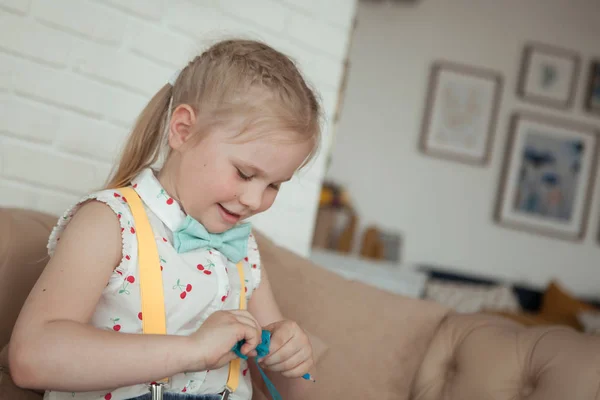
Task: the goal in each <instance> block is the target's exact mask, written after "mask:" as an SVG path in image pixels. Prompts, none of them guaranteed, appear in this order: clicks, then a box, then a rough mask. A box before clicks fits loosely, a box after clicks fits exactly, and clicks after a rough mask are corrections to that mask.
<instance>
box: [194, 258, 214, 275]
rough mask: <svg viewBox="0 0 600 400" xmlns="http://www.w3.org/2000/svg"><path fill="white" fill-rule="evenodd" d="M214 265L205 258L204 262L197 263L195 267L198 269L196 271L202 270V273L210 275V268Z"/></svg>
mask: <svg viewBox="0 0 600 400" xmlns="http://www.w3.org/2000/svg"><path fill="white" fill-rule="evenodd" d="M214 267H215V264H214V263H213V262H212V261H210V260H209V259H207V260H206V263H204V264H198V265H197V266H196V268H197V269H198V271H202V273H203V274H204V275H210V274H212V269H213V268H214Z"/></svg>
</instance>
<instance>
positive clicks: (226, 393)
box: [221, 387, 231, 400]
mask: <svg viewBox="0 0 600 400" xmlns="http://www.w3.org/2000/svg"><path fill="white" fill-rule="evenodd" d="M230 394H231V390H230V389H229V388H228V387H226V388H225V390H224V391H223V393H222V394H221V400H227V399H228V398H229V395H230Z"/></svg>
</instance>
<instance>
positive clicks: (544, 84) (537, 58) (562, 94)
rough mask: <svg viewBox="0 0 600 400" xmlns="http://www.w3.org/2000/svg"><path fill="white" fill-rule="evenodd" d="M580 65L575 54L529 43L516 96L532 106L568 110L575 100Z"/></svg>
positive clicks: (523, 57)
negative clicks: (533, 104) (532, 104)
mask: <svg viewBox="0 0 600 400" xmlns="http://www.w3.org/2000/svg"><path fill="white" fill-rule="evenodd" d="M580 63H581V61H580V57H579V55H578V54H577V53H576V52H575V51H571V50H568V49H564V48H561V47H556V46H552V45H548V44H542V43H529V44H527V45H526V46H525V47H524V49H523V55H522V61H521V71H520V75H519V79H518V87H517V94H518V95H519V97H520V98H521V99H522V100H524V101H528V102H530V103H537V104H539V105H543V106H549V107H554V108H558V109H568V108H570V107H571V106H572V105H573V101H574V99H575V91H576V87H577V78H578V76H579V69H580Z"/></svg>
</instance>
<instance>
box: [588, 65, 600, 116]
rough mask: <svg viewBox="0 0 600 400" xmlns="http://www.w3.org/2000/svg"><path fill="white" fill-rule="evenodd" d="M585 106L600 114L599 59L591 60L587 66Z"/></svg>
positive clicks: (593, 112) (590, 111)
mask: <svg viewBox="0 0 600 400" xmlns="http://www.w3.org/2000/svg"><path fill="white" fill-rule="evenodd" d="M585 108H586V110H587V111H588V112H589V113H592V114H598V115H600V60H592V61H591V62H590V67H589V75H588V84H587V93H586V98H585Z"/></svg>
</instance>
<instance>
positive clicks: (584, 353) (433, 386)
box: [413, 314, 600, 400]
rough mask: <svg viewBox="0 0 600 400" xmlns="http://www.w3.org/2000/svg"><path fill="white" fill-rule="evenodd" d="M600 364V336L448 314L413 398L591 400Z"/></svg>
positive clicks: (599, 377) (596, 389)
mask: <svg viewBox="0 0 600 400" xmlns="http://www.w3.org/2000/svg"><path fill="white" fill-rule="evenodd" d="M599 365H600V338H597V337H594V336H592V335H584V334H582V333H580V332H577V331H576V330H574V329H572V328H569V327H566V326H546V327H541V326H536V327H529V328H527V327H524V326H523V325H521V324H518V323H516V322H513V321H510V320H508V319H505V318H501V317H498V316H491V315H489V316H484V315H482V314H452V315H450V316H449V317H448V318H447V319H446V320H445V321H444V323H443V324H442V326H441V327H440V329H439V331H438V333H437V334H436V335H435V338H434V339H433V341H432V342H431V346H430V347H429V349H428V352H427V356H426V357H425V359H424V361H423V364H422V365H421V369H420V371H419V374H418V378H417V380H416V381H415V385H414V388H413V398H415V399H419V400H439V399H445V400H463V399H492V398H493V399H495V400H512V399H530V400H538V399H539V400H542V399H544V400H554V399H557V400H558V399H561V400H562V399H578V400H579V399H581V400H586V399H589V400H592V399H597V398H598V397H597V396H598V393H600V392H599V390H600V386H599V385H600V369H599V368H598V366H599Z"/></svg>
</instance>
